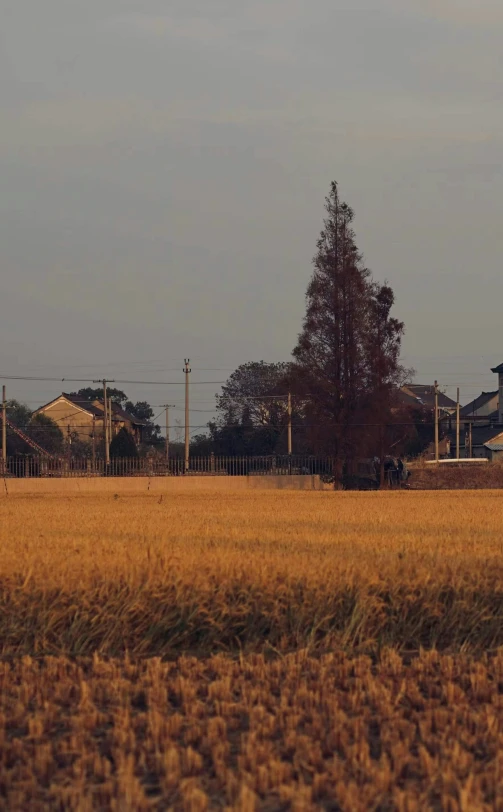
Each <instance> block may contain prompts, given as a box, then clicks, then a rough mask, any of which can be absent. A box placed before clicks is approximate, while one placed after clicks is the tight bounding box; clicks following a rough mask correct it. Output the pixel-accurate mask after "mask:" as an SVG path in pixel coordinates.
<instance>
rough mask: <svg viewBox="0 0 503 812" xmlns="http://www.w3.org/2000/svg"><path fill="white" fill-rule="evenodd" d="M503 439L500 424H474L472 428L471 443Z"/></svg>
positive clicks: (484, 442)
mask: <svg viewBox="0 0 503 812" xmlns="http://www.w3.org/2000/svg"><path fill="white" fill-rule="evenodd" d="M500 439H501V440H502V441H503V432H502V430H501V426H474V427H473V429H472V443H473V445H485V444H486V443H490V442H493V441H498V442H499V441H500Z"/></svg>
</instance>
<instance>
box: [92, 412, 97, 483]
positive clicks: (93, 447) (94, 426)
mask: <svg viewBox="0 0 503 812" xmlns="http://www.w3.org/2000/svg"><path fill="white" fill-rule="evenodd" d="M92 443H93V444H92V455H93V458H92V459H93V474H94V473H95V471H96V417H95V415H93V434H92Z"/></svg>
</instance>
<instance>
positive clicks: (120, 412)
mask: <svg viewBox="0 0 503 812" xmlns="http://www.w3.org/2000/svg"><path fill="white" fill-rule="evenodd" d="M112 412H113V413H114V414H115V415H117V417H120V418H121V419H122V420H128V421H129V422H130V423H132V424H133V425H134V426H146V425H147V421H146V420H139V419H138V418H137V417H135V415H134V414H131V412H126V410H125V409H123V408H122V407H121V406H119V404H118V403H114V402H113V401H112Z"/></svg>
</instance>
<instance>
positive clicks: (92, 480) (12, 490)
mask: <svg viewBox="0 0 503 812" xmlns="http://www.w3.org/2000/svg"><path fill="white" fill-rule="evenodd" d="M0 488H1V490H0V498H5V497H6V496H30V495H32V496H37V495H42V494H47V495H54V496H56V495H57V496H59V495H65V494H72V495H73V496H75V495H78V494H88V493H89V494H106V493H118V494H128V493H130V494H140V493H157V494H161V493H184V492H190V491H195V490H197V491H243V490H291V491H321V490H326V489H328V490H332V489H333V488H332V487H331V486H329V485H328V486H327V485H325V484H324V483H323V482H322V481H321V480H320V477H319V476H311V475H307V476H300V475H299V476H231V477H227V476H188V477H183V476H180V477H152V478H151V479H149V478H148V477H71V478H54V479H36V478H33V479H29V478H26V479H16V478H12V479H5V480H3V482H2V481H0Z"/></svg>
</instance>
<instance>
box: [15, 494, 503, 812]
mask: <svg viewBox="0 0 503 812" xmlns="http://www.w3.org/2000/svg"><path fill="white" fill-rule="evenodd" d="M502 520H503V496H502V495H501V492H499V491H485V492H480V491H478V492H466V491H465V492H457V493H452V492H447V493H446V492H440V493H432V492H425V493H421V492H418V493H398V494H393V493H384V494H379V493H377V494H375V493H369V494H351V493H344V494H335V493H329V492H327V493H294V492H274V491H268V492H257V491H253V492H250V493H247V492H235V493H233V492H232V491H231V490H229V491H228V492H220V493H212V492H211V491H208V490H206V491H204V492H203V491H201V492H199V491H197V490H195V491H194V492H192V493H188V492H186V493H177V494H169V493H165V494H161V495H159V494H156V495H154V496H153V495H151V494H148V493H143V494H138V495H127V496H121V495H120V494H115V495H114V494H109V495H102V496H100V495H89V494H88V495H79V494H78V493H76V494H75V495H72V494H67V495H65V496H61V495H58V494H57V493H56V491H55V492H54V493H53V494H46V495H44V496H35V495H33V496H23V497H20V496H10V497H6V498H3V499H2V500H0V543H1V555H0V653H1V655H2V658H1V661H0V808H6V809H7V808H8V809H47V808H54V809H75V810H77V809H78V810H81V809H82V810H83V809H95V808H103V809H108V808H110V809H118V810H119V809H120V810H129V809H169V808H173V809H187V810H194V812H197V810H204V809H212V808H226V807H227V808H229V809H236V810H238V809H239V810H240V809H243V810H252V809H257V810H259V809H269V810H274V809H285V810H286V809H299V810H300V809H305V810H310V809H334V810H337V809H342V810H346V809H348V810H353V809H354V810H360V809H361V810H365V809H376V810H377V809H379V810H392V809H397V810H414V809H418V810H419V809H429V808H431V809H451V810H457V809H459V810H469V809H487V810H489V809H503V792H502V790H501V788H500V786H501V783H502V781H501V779H502V776H503V773H502V769H503V749H502V744H503V698H502V697H503V654H502V653H500V651H499V647H500V646H502V645H503V566H502V552H503V533H502V526H503V522H502Z"/></svg>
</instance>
